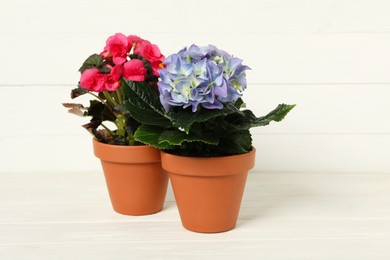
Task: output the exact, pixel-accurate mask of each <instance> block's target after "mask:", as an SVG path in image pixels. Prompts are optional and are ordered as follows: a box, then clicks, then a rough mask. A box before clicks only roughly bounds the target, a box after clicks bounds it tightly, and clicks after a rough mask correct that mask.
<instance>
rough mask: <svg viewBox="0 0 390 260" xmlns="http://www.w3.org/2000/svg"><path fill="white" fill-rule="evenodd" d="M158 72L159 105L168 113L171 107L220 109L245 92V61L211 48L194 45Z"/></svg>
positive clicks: (171, 59) (182, 51)
mask: <svg viewBox="0 0 390 260" xmlns="http://www.w3.org/2000/svg"><path fill="white" fill-rule="evenodd" d="M163 63H164V68H162V69H160V70H159V73H160V76H161V81H160V82H158V87H159V91H160V101H161V103H162V105H163V107H164V109H165V110H166V111H168V110H169V109H170V107H171V106H181V107H183V108H187V107H189V106H191V107H192V111H193V112H195V111H197V109H198V107H199V105H201V106H202V107H204V108H206V109H221V108H223V104H224V103H226V102H234V101H236V100H237V99H238V98H239V97H241V96H242V92H243V91H244V90H245V89H246V78H245V71H246V70H247V69H249V67H248V66H245V65H242V60H241V59H239V58H235V57H233V56H231V55H230V54H228V53H226V52H225V51H222V50H219V49H217V48H216V47H215V46H212V45H208V46H204V47H198V46H196V45H192V46H190V47H189V48H184V49H182V50H181V51H179V52H178V53H177V54H172V55H170V56H169V57H167V58H166V59H165V60H164V62H163Z"/></svg>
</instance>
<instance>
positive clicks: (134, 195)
mask: <svg viewBox="0 0 390 260" xmlns="http://www.w3.org/2000/svg"><path fill="white" fill-rule="evenodd" d="M163 59H164V56H163V55H162V54H161V52H160V50H159V48H158V46H157V45H155V44H152V43H150V42H149V41H147V40H144V39H141V38H140V37H138V36H135V35H130V36H125V35H123V34H121V33H117V34H115V35H113V36H110V37H109V38H108V39H107V41H106V46H105V47H104V50H103V51H102V52H101V53H100V54H92V55H91V56H89V57H88V58H87V59H86V60H85V62H84V63H83V64H82V66H81V68H80V69H79V71H80V73H81V78H80V82H79V84H78V87H77V88H75V89H73V90H72V92H71V98H72V99H74V98H77V97H79V96H81V95H85V94H89V95H91V96H92V97H93V99H92V100H90V102H89V106H84V105H82V104H75V103H65V104H63V105H64V106H65V107H67V108H69V112H70V113H73V114H76V115H79V116H85V117H91V120H90V122H89V123H88V124H85V125H83V127H84V128H86V129H87V130H88V131H89V132H90V133H91V134H92V135H93V137H94V138H93V147H94V153H95V155H96V156H97V157H98V158H100V160H101V164H102V168H103V171H104V175H105V179H106V183H107V187H108V191H109V195H110V199H111V202H112V206H113V208H114V210H115V211H117V212H119V213H121V214H126V215H146V214H152V213H156V212H158V211H160V210H161V209H162V207H163V203H164V199H165V194H166V189H167V183H168V176H167V175H166V173H165V171H164V170H163V169H162V168H161V157H160V151H159V150H158V149H156V148H153V147H151V146H146V145H143V144H142V143H140V142H138V141H136V140H135V138H134V133H135V131H136V130H137V129H138V128H139V127H140V125H141V124H140V123H139V122H138V121H137V120H135V119H134V118H133V117H132V116H131V115H130V113H129V112H128V111H127V110H126V109H125V107H124V106H123V104H124V95H123V86H124V85H126V84H127V83H130V82H131V84H134V85H137V86H138V85H139V86H142V87H145V88H150V89H157V81H158V78H159V73H158V69H160V68H161V65H162V60H163ZM156 97H158V96H156Z"/></svg>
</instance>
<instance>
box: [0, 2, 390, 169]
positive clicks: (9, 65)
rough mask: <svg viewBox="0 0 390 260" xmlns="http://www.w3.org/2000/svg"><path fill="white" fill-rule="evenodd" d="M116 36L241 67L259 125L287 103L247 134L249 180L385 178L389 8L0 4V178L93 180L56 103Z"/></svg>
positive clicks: (82, 137) (72, 121) (87, 145)
mask: <svg viewBox="0 0 390 260" xmlns="http://www.w3.org/2000/svg"><path fill="white" fill-rule="evenodd" d="M116 32H123V33H125V34H137V35H140V36H141V37H143V38H146V39H149V40H150V41H152V42H154V43H156V44H158V45H159V46H160V48H161V50H162V52H163V53H164V54H165V55H168V54H170V53H173V52H175V51H178V50H179V49H181V48H182V47H184V46H187V45H190V44H191V43H196V44H198V45H204V44H208V43H211V44H214V45H216V46H218V47H219V48H222V49H225V50H226V51H228V52H230V53H232V54H234V55H236V56H238V57H240V58H242V59H244V61H245V63H246V64H247V65H249V66H250V67H251V68H252V71H251V72H249V73H248V81H249V83H250V84H249V88H248V90H247V91H246V93H245V96H244V97H245V99H246V101H247V105H248V107H249V108H251V109H252V110H254V111H255V112H256V114H258V115H263V114H265V113H267V112H268V111H269V110H271V109H273V108H274V107H275V106H276V105H277V104H278V103H282V102H284V103H296V104H297V107H296V108H295V109H294V110H293V111H292V112H291V114H289V115H288V117H287V118H286V119H285V120H284V121H283V122H281V123H277V124H273V125H271V126H268V127H265V128H258V129H254V130H253V135H254V144H255V146H256V148H257V151H258V154H257V165H256V170H257V171H260V172H335V173H337V172H357V173H374V172H375V173H385V172H388V173H390V160H389V158H388V157H389V155H390V1H388V0H241V1H229V0H214V1H210V0H197V1H180V0H165V1H151V0H144V1H135V0H126V1H125V0H120V1H119V0H118V1H101V0H84V1H80V0H67V1H60V0H31V1H30V0H0V35H1V36H0V37H1V38H0V50H1V55H0V57H1V60H0V90H1V93H0V94H1V97H0V113H1V120H0V122H1V123H0V173H1V172H53V173H55V172H64V171H68V172H80V171H83V172H89V171H90V172H92V171H97V170H100V165H99V164H98V161H97V159H95V158H94V157H93V155H92V147H91V138H90V136H89V134H88V133H87V132H86V131H85V130H84V129H83V128H81V127H80V125H81V124H83V123H84V122H85V119H82V118H77V117H74V116H72V115H70V114H67V113H66V110H65V109H64V108H63V107H61V102H69V101H70V97H69V91H70V90H71V89H72V88H73V87H74V86H75V85H76V84H77V82H78V80H79V74H78V72H77V70H78V68H79V66H80V65H81V63H82V62H83V60H84V59H85V58H86V57H87V56H88V55H90V54H91V53H94V52H99V51H100V50H102V48H103V47H104V43H105V40H106V38H107V37H108V36H110V35H112V34H114V33H116Z"/></svg>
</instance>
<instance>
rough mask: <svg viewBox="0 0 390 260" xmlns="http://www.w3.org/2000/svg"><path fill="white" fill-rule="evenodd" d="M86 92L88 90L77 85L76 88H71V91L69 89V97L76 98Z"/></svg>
mask: <svg viewBox="0 0 390 260" xmlns="http://www.w3.org/2000/svg"><path fill="white" fill-rule="evenodd" d="M86 93H88V90H86V89H83V88H81V87H80V86H78V87H77V88H75V89H72V91H71V93H70V97H71V98H72V99H74V98H77V97H79V96H81V95H84V94H86Z"/></svg>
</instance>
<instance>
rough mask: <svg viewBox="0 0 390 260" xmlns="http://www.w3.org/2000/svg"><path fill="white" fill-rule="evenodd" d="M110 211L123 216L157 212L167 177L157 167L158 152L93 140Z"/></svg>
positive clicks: (145, 148) (163, 197)
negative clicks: (110, 204)
mask: <svg viewBox="0 0 390 260" xmlns="http://www.w3.org/2000/svg"><path fill="white" fill-rule="evenodd" d="M93 148H94V153H95V155H96V157H98V158H100V160H101V163H102V167H103V172H104V176H105V178H106V183H107V188H108V192H109V195H110V199H111V203H112V206H113V208H114V210H115V211H116V212H118V213H121V214H125V215H148V214H153V213H157V212H159V211H161V209H162V207H163V205H164V200H165V195H166V191H167V185H168V175H167V174H166V172H165V171H164V170H163V169H162V168H161V159H160V151H159V150H157V149H155V148H153V147H150V146H120V145H109V144H104V143H101V142H98V141H96V140H95V139H93Z"/></svg>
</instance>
